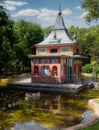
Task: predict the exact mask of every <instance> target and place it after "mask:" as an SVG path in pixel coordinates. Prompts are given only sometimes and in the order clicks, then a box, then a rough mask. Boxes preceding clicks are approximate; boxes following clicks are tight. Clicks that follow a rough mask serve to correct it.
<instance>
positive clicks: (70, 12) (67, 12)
mask: <svg viewBox="0 0 99 130" xmlns="http://www.w3.org/2000/svg"><path fill="white" fill-rule="evenodd" d="M62 12H63V14H64V15H66V16H68V15H71V14H72V11H71V10H70V9H65V10H63V11H62Z"/></svg>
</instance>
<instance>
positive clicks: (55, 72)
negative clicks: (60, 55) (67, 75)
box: [52, 66, 58, 76]
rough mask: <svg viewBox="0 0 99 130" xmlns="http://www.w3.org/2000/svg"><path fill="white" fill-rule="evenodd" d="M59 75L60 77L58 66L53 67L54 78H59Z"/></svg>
mask: <svg viewBox="0 0 99 130" xmlns="http://www.w3.org/2000/svg"><path fill="white" fill-rule="evenodd" d="M57 75H58V70H57V66H53V67H52V76H57Z"/></svg>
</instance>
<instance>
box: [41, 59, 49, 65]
mask: <svg viewBox="0 0 99 130" xmlns="http://www.w3.org/2000/svg"><path fill="white" fill-rule="evenodd" d="M41 63H42V64H48V63H49V59H41Z"/></svg>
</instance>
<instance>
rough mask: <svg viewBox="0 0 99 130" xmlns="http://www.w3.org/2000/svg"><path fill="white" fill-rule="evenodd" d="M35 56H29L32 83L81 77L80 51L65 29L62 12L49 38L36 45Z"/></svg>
mask: <svg viewBox="0 0 99 130" xmlns="http://www.w3.org/2000/svg"><path fill="white" fill-rule="evenodd" d="M35 46H36V55H30V56H29V57H30V59H31V75H32V82H59V83H63V82H65V81H71V80H74V79H78V78H80V76H81V56H80V53H81V50H80V47H79V46H78V45H77V44H76V40H75V39H74V40H72V39H71V38H70V36H69V34H68V32H67V30H66V28H65V24H64V20H63V17H62V12H61V10H59V12H58V16H57V19H56V22H55V26H54V27H53V29H52V31H51V33H50V34H49V36H48V37H47V38H46V39H45V40H44V41H42V42H40V43H39V44H36V45H35Z"/></svg>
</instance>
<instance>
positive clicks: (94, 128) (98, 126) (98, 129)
mask: <svg viewBox="0 0 99 130" xmlns="http://www.w3.org/2000/svg"><path fill="white" fill-rule="evenodd" d="M82 130H99V120H98V121H97V122H96V123H95V124H93V125H90V126H88V127H86V128H84V129H82Z"/></svg>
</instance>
